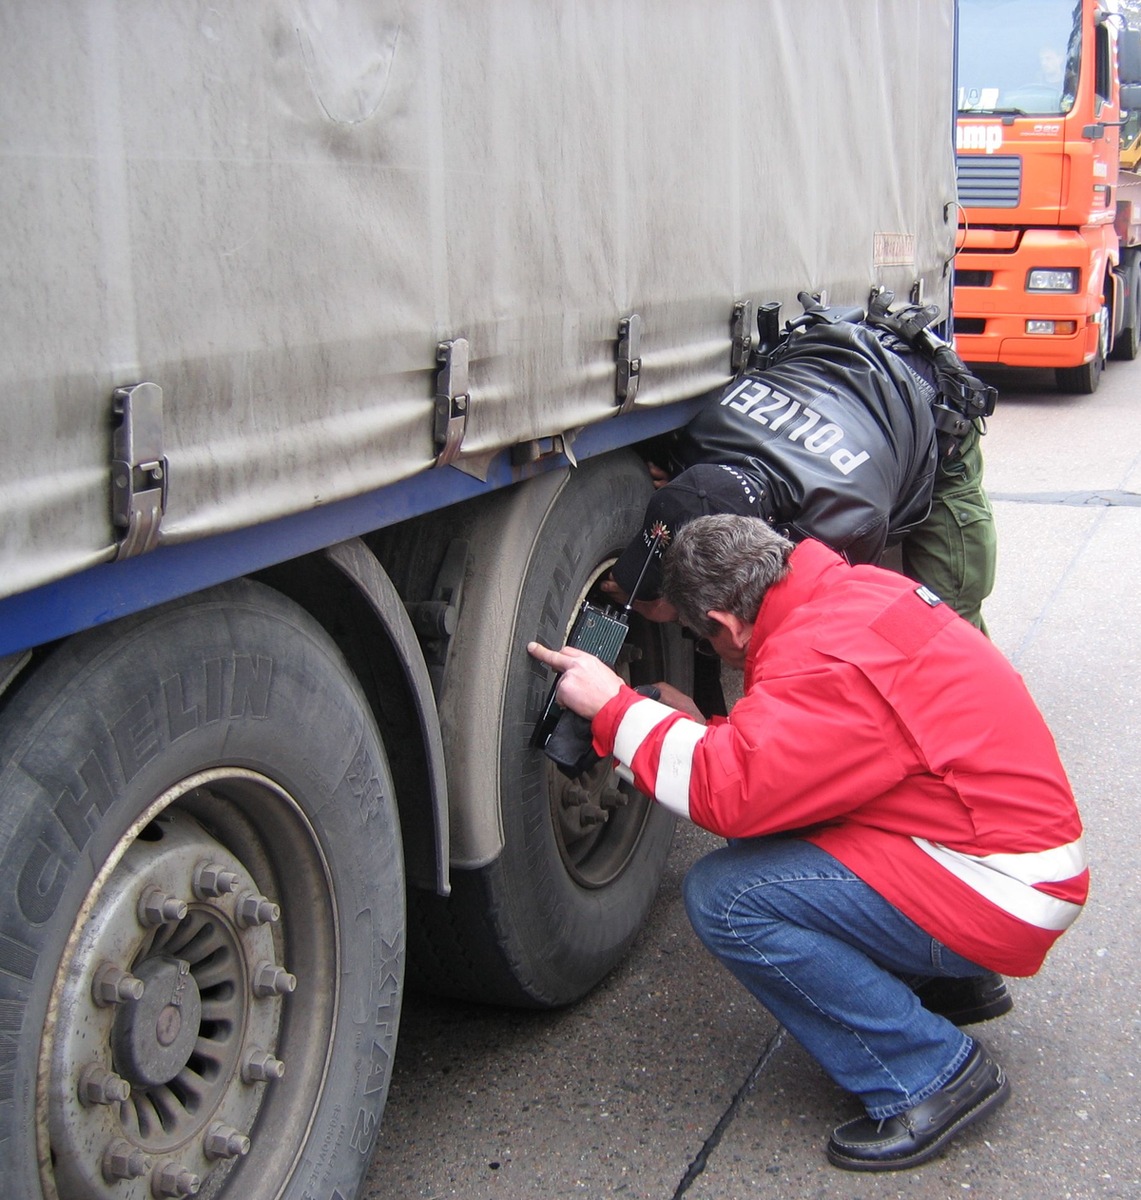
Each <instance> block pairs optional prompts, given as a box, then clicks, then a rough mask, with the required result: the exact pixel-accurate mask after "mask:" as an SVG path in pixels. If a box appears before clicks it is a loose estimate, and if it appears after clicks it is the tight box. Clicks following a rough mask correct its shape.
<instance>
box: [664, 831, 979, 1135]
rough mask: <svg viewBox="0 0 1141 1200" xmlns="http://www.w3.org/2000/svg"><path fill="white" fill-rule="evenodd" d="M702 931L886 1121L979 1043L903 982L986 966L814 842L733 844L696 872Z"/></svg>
mask: <svg viewBox="0 0 1141 1200" xmlns="http://www.w3.org/2000/svg"><path fill="white" fill-rule="evenodd" d="M685 906H686V911H687V912H688V913H689V919H690V921H691V922H692V923H693V927H694V929H695V930H696V931H697V935H698V937H699V938H701V940H702V942H704V943H705V945H706V946H707V947H708V949H709V950H711V951H712V952H713V954H715V955H716V956H717V957H718V958H719V959H720V960H721V961H722V962H723V963H724V964H725V965H726V966H727V967H728V968H729V970H730V971H732V972H733V974H734V975H736V976H737V978H738V979H739V980H740V981H741V982H742V983H743V984H744V985H745V987H747V988H748V989H749V991H750V992H752V994H753V995H754V996H755V997H756V998H757V999H758V1000H759V1001H760V1002H761V1003H762V1004H763V1005H764V1006H765V1007H766V1008H767V1009H768V1010H769V1011H770V1012H771V1013H772V1014H773V1016H774V1017H776V1019H777V1020H778V1021H779V1022H780V1023H781V1024H782V1025H783V1026H784V1027H785V1028H786V1029H787V1030H788V1031H789V1032H790V1033H791V1034H792V1035H793V1037H795V1038H796V1040H797V1041H798V1042H800V1044H801V1045H802V1046H803V1047H804V1048H805V1050H807V1051H808V1053H809V1054H811V1055H812V1057H813V1058H815V1059H816V1061H817V1062H818V1063H820V1065H821V1066H822V1067H823V1068H824V1069H825V1070H826V1071H827V1072H828V1074H829V1075H831V1076H832V1078H833V1079H834V1080H835V1081H836V1082H837V1083H838V1084H839V1085H840V1086H841V1087H842V1088H845V1089H847V1090H848V1091H850V1092H854V1093H855V1094H856V1095H858V1096H859V1097H860V1099H861V1100H863V1102H864V1105H865V1107H866V1108H867V1110H868V1115H869V1116H871V1117H872V1118H873V1119H876V1120H880V1119H884V1118H887V1117H893V1116H896V1115H898V1114H899V1113H901V1112H904V1111H905V1110H907V1109H909V1108H912V1107H914V1106H915V1105H916V1104H918V1103H920V1101H922V1100H925V1099H926V1098H927V1097H928V1096H930V1095H931V1094H932V1093H933V1092H936V1091H938V1090H939V1089H940V1088H941V1087H943V1085H944V1084H945V1083H947V1081H948V1080H949V1079H950V1078H951V1077H952V1076H953V1075H954V1074H955V1072H956V1071H957V1070H958V1069H959V1067H960V1066H961V1065H962V1063H963V1061H964V1060H965V1059H966V1057H967V1055H968V1054H969V1053H970V1051H971V1048H972V1046H973V1042H972V1041H971V1039H970V1038H969V1037H967V1036H966V1035H965V1034H963V1033H962V1032H960V1031H959V1030H958V1029H957V1028H956V1027H955V1026H954V1025H952V1024H951V1023H950V1022H949V1021H946V1020H944V1019H943V1018H942V1017H939V1016H936V1015H935V1014H934V1013H930V1012H928V1011H927V1010H926V1009H925V1008H923V1006H922V1005H921V1004H920V1003H919V1000H918V999H917V998H916V996H915V993H914V992H913V991H912V990H911V988H910V987H909V986H908V984H907V983H905V982H904V979H908V978H909V979H911V980H912V981H913V982H914V981H915V980H916V979H917V978H930V977H931V976H935V975H949V976H969V975H981V974H983V968H982V967H979V966H977V965H976V964H975V963H972V962H968V961H967V960H966V959H965V958H962V957H961V956H960V955H958V954H956V953H955V952H954V951H952V950H949V949H947V947H946V946H943V945H942V944H940V943H939V942H937V941H936V940H935V939H934V938H933V937H931V935H930V934H927V933H924V932H923V930H922V929H920V928H919V926H918V925H916V924H915V922H914V921H912V920H910V919H909V918H908V917H905V916H904V915H903V913H901V912H900V911H899V909H897V908H895V907H894V906H893V905H891V904H889V903H888V902H887V901H886V900H885V899H884V898H883V897H882V896H880V895H879V893H878V892H876V891H874V890H873V889H872V888H870V887H869V886H868V885H867V884H866V883H864V882H863V881H862V880H861V879H859V878H857V877H856V876H855V875H853V874H852V872H851V871H849V870H848V869H847V867H845V866H843V865H842V864H841V863H839V862H837V860H836V859H834V858H833V857H832V855H830V854H828V853H826V852H825V851H823V850H821V849H820V848H819V847H817V846H814V845H813V844H812V843H811V842H805V841H801V840H799V839H795V838H782V837H767V838H753V839H749V840H742V841H737V842H731V843H730V844H729V845H728V846H725V847H724V848H723V849H720V850H715V851H713V853H712V854H709V855H707V856H706V857H705V858H703V859H701V860H700V861H699V862H697V863H695V864H694V866H693V867H692V868H691V869H690V871H689V874H688V875H687V876H686V880H685Z"/></svg>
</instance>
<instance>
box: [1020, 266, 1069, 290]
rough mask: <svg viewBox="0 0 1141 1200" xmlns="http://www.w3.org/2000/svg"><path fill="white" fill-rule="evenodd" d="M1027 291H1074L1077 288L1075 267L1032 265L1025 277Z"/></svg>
mask: <svg viewBox="0 0 1141 1200" xmlns="http://www.w3.org/2000/svg"><path fill="white" fill-rule="evenodd" d="M1026 290H1027V291H1028V292H1076V291H1077V290H1078V269H1077V267H1066V268H1064V269H1058V268H1054V267H1034V268H1032V269H1031V271H1030V274H1029V275H1028V276H1027V277H1026Z"/></svg>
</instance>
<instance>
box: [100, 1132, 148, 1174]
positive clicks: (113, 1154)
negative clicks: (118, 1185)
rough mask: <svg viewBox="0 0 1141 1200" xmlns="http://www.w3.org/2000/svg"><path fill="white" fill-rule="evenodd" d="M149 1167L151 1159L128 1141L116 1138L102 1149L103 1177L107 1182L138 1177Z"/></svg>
mask: <svg viewBox="0 0 1141 1200" xmlns="http://www.w3.org/2000/svg"><path fill="white" fill-rule="evenodd" d="M150 1169H151V1160H150V1159H149V1158H147V1156H146V1155H145V1154H144V1153H143V1152H142V1151H141V1150H140V1149H139V1148H138V1147H137V1146H132V1145H131V1143H130V1142H127V1141H124V1140H123V1139H122V1138H117V1139H116V1140H115V1141H113V1142H112V1143H111V1144H110V1145H109V1146H108V1147H107V1149H106V1150H104V1151H103V1178H104V1179H106V1180H107V1182H108V1183H114V1182H116V1180H119V1179H138V1178H139V1176H140V1175H145V1174H146V1173H147V1172H148V1171H149V1170H150Z"/></svg>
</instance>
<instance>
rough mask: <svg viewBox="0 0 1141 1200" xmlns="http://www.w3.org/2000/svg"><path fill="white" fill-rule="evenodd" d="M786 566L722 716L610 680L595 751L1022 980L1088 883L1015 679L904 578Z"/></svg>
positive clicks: (710, 823)
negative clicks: (740, 683)
mask: <svg viewBox="0 0 1141 1200" xmlns="http://www.w3.org/2000/svg"><path fill="white" fill-rule="evenodd" d="M790 568H791V569H790V572H789V575H788V576H787V578H786V579H784V580H783V581H782V582H781V583H779V584H777V585H776V586H775V587H774V588H772V589H771V590H770V591H769V593H768V595H766V597H765V600H764V602H763V604H762V605H761V609H760V612H759V613H758V614H757V620H756V624H755V626H754V629H753V636H752V641H751V643H750V645H749V654H748V660H747V662H746V664H745V694H744V697H743V698H742V699H741V700H740V702H739V703H738V704H736V705H735V706H734V708H733V711H732V713H731V714H730V715H729V718H728V719H727V720H722V721H718V722H717V723H713V724H710V725H707V726H706V725H701V724H699V723H698V722H696V721H693V720H691V719H690V718H688V717H686V716H684V715H683V714H681V713H678V712H677V711H675V710H674V709H671V708H668V707H667V706H665V705H663V704H659V703H657V702H655V701H653V700H649V699H646V698H644V697H642V696H640V695H639V694H638V693H637V692H634V691H632V690H631V689H629V688H623V689H622V691H621V693H620V694H619V695H618V696H616V697H615V698H614V699H613V700H611V701H610V702H609V703H608V704H607V705H606V706H605V707H604V708H603V709H602V711H601V712H599V713H598V715H597V716H596V717H595V719H594V724H593V731H594V739H595V748H596V749H597V750H598V752H599V753H601V754H604V755H605V754H612V755H613V756H614V757H616V758H617V759H618V760H619V761H620V762H621V763H623V764H625V765H626V766H628V767H629V768H630V769H631V770H632V771H633V773H634V777H635V780H636V783H637V785H638V787H639V788H640V789H641V790H642V791H644V792H645V793H646V794H648V795H652V796H654V797H655V798H656V799H657V800H658V801H659V802H660V803H662V804H664V805H666V806H667V807H669V808H670V809H672V810H673V811H675V812H677V813H679V814H680V815H682V816H685V817H687V818H689V819H690V820H692V821H694V822H695V823H696V824H698V825H701V826H703V827H704V828H706V829H709V830H711V831H712V832H714V833H717V834H720V835H722V836H723V837H733V838H738V837H756V836H758V835H762V834H768V833H777V832H781V831H788V830H796V831H797V832H798V834H799V835H800V836H803V837H805V838H807V839H808V840H809V841H812V842H815V843H816V844H817V845H818V846H820V847H822V848H823V849H824V850H827V851H828V852H829V853H830V854H832V855H833V856H834V857H835V858H837V859H839V860H840V862H842V863H844V864H845V865H846V866H847V867H848V868H849V870H851V871H853V872H854V873H855V874H856V875H858V876H859V877H860V878H861V879H863V880H864V881H865V882H866V883H868V884H869V885H870V886H871V887H873V888H875V890H876V891H877V892H879V893H880V894H881V895H882V896H884V897H885V898H886V899H887V900H889V901H890V902H891V903H892V904H894V905H895V906H896V907H897V908H899V909H900V910H901V911H902V912H904V913H906V914H907V915H908V916H909V917H910V918H911V919H912V920H913V921H915V922H916V923H917V924H918V925H920V926H921V927H922V928H923V929H925V930H926V931H927V932H928V933H930V934H931V935H932V937H934V938H937V939H938V940H939V941H940V942H942V943H943V944H944V945H947V946H949V947H950V948H951V949H952V950H954V951H956V952H957V953H958V954H961V955H963V956H964V957H965V958H968V959H970V960H971V961H972V962H976V963H978V964H980V966H983V967H987V968H990V969H992V970H995V971H1000V972H1002V973H1004V974H1008V975H1032V974H1034V972H1035V971H1037V970H1038V968H1039V967H1040V966H1041V964H1042V960H1043V958H1044V957H1045V954H1046V951H1047V950H1048V949H1049V948H1050V946H1051V945H1052V944H1053V942H1054V941H1055V939H1056V938H1057V937H1058V935H1059V934H1060V933H1061V932H1062V930H1064V929H1065V928H1066V927H1067V926H1068V925H1069V924H1070V922H1071V921H1073V919H1074V918H1075V917H1076V916H1077V914H1078V912H1079V911H1080V907H1081V905H1082V904H1083V903H1084V901H1085V898H1086V892H1087V889H1088V884H1089V872H1088V870H1087V868H1086V863H1085V855H1084V850H1083V846H1082V826H1081V820H1080V818H1079V816H1078V812H1077V807H1076V806H1075V804H1074V798H1073V794H1072V792H1071V791H1070V787H1069V783H1068V782H1067V779H1066V773H1065V770H1064V768H1063V767H1062V764H1061V762H1060V761H1059V758H1058V753H1057V750H1056V748H1055V746H1054V740H1053V738H1052V737H1051V735H1050V731H1049V730H1048V729H1047V727H1046V724H1045V722H1044V721H1043V719H1042V716H1041V714H1040V713H1039V712H1038V709H1037V707H1036V706H1035V704H1034V701H1033V700H1032V699H1031V697H1030V694H1029V693H1028V692H1027V690H1026V687H1025V685H1024V684H1023V682H1022V679H1021V677H1020V676H1019V675H1018V673H1017V672H1016V671H1015V670H1014V668H1013V667H1012V666H1011V665H1010V663H1008V662H1007V660H1006V659H1005V658H1004V657H1003V656H1002V654H1001V653H1000V652H999V651H998V650H997V649H996V648H995V647H994V646H993V645H992V644H991V643H990V642H989V641H988V640H987V638H986V637H985V636H984V635H983V634H981V633H979V631H978V630H977V629H975V628H974V627H973V626H971V625H969V624H968V623H967V622H966V621H964V620H962V618H960V617H958V616H956V614H955V613H954V612H953V611H952V610H951V609H950V608H948V607H947V605H945V604H943V603H941V602H939V601H938V600H937V599H936V598H935V597H933V596H931V594H930V593H926V592H925V589H923V588H921V587H919V586H918V585H916V584H915V583H914V582H913V581H912V580H909V579H906V578H904V577H903V576H901V575H897V574H895V573H894V572H891V571H885V570H881V569H880V568H878V567H866V566H861V567H851V566H849V565H848V564H847V563H845V562H844V560H843V559H841V558H840V557H838V556H837V555H836V554H833V553H832V551H830V550H828V549H827V548H826V547H824V546H823V545H821V544H820V543H819V542H815V541H805V542H802V543H801V544H800V545H799V546H798V547H797V548H796V549H795V550H794V552H793V554H792V557H791V560H790ZM925 597H926V598H925Z"/></svg>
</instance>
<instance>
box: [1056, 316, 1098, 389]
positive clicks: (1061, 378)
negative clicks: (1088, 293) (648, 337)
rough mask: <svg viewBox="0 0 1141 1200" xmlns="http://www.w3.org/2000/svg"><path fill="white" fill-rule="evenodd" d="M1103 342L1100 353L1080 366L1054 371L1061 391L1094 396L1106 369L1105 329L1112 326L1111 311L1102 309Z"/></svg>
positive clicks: (1059, 368)
mask: <svg viewBox="0 0 1141 1200" xmlns="http://www.w3.org/2000/svg"><path fill="white" fill-rule="evenodd" d="M1101 315H1102V344H1101V345H1100V346H1099V347H1098V353H1097V354H1095V355H1094V357H1093V358H1091V359H1090V361H1089V362H1088V363H1082V365H1081V366H1080V367H1058V368H1057V369H1056V370H1055V371H1054V382H1055V383H1056V385H1057V388H1058V391H1059V392H1064V393H1065V394H1066V395H1069V396H1092V395H1093V394H1094V392H1096V391H1097V386H1098V384H1099V383H1101V375H1102V372H1103V371H1104V370H1105V349H1106V348H1105V340H1106V339H1105V330H1107V329H1109V328H1110V324H1109V322H1110V320H1111V316H1110V312H1109V309H1108V308H1103V310H1102V314H1101Z"/></svg>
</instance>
